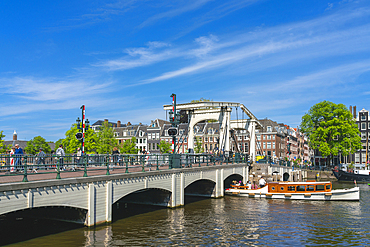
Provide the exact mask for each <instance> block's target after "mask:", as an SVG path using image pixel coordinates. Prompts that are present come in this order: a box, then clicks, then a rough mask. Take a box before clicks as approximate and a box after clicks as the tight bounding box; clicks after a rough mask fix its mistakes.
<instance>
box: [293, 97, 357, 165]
mask: <svg viewBox="0 0 370 247" xmlns="http://www.w3.org/2000/svg"><path fill="white" fill-rule="evenodd" d="M300 128H301V131H302V132H303V133H305V134H306V135H307V136H308V137H309V144H310V147H311V148H313V149H318V150H319V151H320V152H321V154H322V155H323V156H325V157H327V156H330V157H331V158H332V157H333V156H334V155H338V154H339V153H341V154H343V155H344V156H347V155H348V154H350V153H354V152H356V151H357V150H359V149H361V148H362V144H361V138H360V136H359V135H360V131H359V130H358V126H357V124H356V122H355V120H354V119H353V117H352V114H351V112H350V111H349V110H348V109H347V108H346V106H345V105H343V104H335V103H332V102H329V101H323V102H320V103H317V104H315V105H314V106H312V107H311V109H310V110H309V112H308V113H306V114H305V115H304V116H303V117H302V122H301V126H300Z"/></svg>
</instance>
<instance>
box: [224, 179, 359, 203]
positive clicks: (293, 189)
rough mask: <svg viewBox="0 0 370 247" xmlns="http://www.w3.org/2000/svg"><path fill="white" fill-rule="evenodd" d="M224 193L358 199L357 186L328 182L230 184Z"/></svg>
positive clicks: (332, 199) (291, 197)
mask: <svg viewBox="0 0 370 247" xmlns="http://www.w3.org/2000/svg"><path fill="white" fill-rule="evenodd" d="M225 194H226V195H233V196H246V197H254V198H270V199H286V200H324V201H358V200H360V190H359V187H357V186H356V187H354V188H350V189H335V190H333V189H332V183H331V182H330V181H328V182H316V181H306V182H271V183H268V184H267V185H266V186H265V187H263V188H259V189H248V188H247V187H246V186H240V185H231V188H228V189H226V190H225Z"/></svg>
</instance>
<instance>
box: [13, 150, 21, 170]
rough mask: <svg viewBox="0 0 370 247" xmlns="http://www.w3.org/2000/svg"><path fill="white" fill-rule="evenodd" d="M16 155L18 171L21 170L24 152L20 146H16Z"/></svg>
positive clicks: (15, 165)
mask: <svg viewBox="0 0 370 247" xmlns="http://www.w3.org/2000/svg"><path fill="white" fill-rule="evenodd" d="M14 155H15V163H14V169H15V170H16V171H17V170H21V169H22V168H21V166H22V155H23V150H22V148H20V147H19V144H15V151H14Z"/></svg>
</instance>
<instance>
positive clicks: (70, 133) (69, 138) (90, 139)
mask: <svg viewBox="0 0 370 247" xmlns="http://www.w3.org/2000/svg"><path fill="white" fill-rule="evenodd" d="M78 132H81V130H79V129H77V124H72V127H71V128H70V129H69V130H67V132H66V134H65V136H66V138H64V139H60V140H58V141H57V142H56V143H55V147H56V148H57V147H59V144H60V143H61V144H63V147H64V150H65V152H66V153H67V154H71V153H76V150H77V148H79V147H81V141H79V140H77V139H76V134H77V133H78ZM97 140H98V138H97V135H96V133H95V132H94V130H92V129H90V128H89V129H88V130H87V131H86V132H85V153H86V154H92V153H95V151H96V149H97Z"/></svg>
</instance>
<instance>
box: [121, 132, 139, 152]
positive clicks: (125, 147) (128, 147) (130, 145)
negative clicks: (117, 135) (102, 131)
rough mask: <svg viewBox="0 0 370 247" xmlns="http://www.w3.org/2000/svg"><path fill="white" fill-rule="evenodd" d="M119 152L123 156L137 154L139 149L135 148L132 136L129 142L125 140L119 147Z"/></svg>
mask: <svg viewBox="0 0 370 247" xmlns="http://www.w3.org/2000/svg"><path fill="white" fill-rule="evenodd" d="M120 152H121V153H124V154H137V153H138V152H139V149H138V148H137V147H136V138H135V137H134V136H133V137H132V138H131V139H130V140H126V141H125V142H124V143H123V144H122V146H121V147H120Z"/></svg>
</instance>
